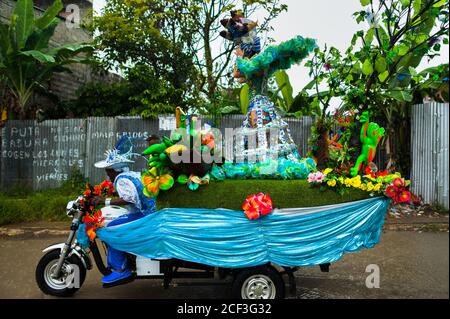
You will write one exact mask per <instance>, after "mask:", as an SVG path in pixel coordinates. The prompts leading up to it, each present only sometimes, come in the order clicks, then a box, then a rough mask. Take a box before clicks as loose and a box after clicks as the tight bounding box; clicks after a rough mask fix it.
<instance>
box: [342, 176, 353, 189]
mask: <svg viewBox="0 0 450 319" xmlns="http://www.w3.org/2000/svg"><path fill="white" fill-rule="evenodd" d="M344 184H345V186H347V187H350V186H352V180H351V179H350V178H346V179H345V180H344Z"/></svg>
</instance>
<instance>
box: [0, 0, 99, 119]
mask: <svg viewBox="0 0 450 319" xmlns="http://www.w3.org/2000/svg"><path fill="white" fill-rule="evenodd" d="M63 7H64V6H63V4H62V2H61V0H56V1H55V2H54V3H53V4H52V5H51V6H50V7H49V8H48V9H47V10H46V11H45V12H44V14H43V15H42V16H40V17H35V15H34V9H33V1H32V0H18V1H17V4H16V7H15V9H14V11H13V13H12V15H11V18H10V21H9V24H0V78H2V79H3V81H4V82H5V84H6V85H7V86H8V87H9V89H10V91H11V93H12V94H13V95H14V96H15V97H16V99H17V101H18V104H19V106H20V108H21V111H22V113H25V112H26V110H27V106H28V102H29V99H30V97H31V96H32V94H33V92H34V90H35V89H36V88H37V87H39V86H41V87H43V86H44V85H45V84H46V83H47V81H48V80H50V79H51V77H52V76H53V74H54V73H56V72H70V69H68V68H67V67H66V66H67V65H69V64H72V63H91V62H92V61H91V60H90V59H89V54H90V53H92V51H93V50H94V47H93V46H92V45H90V44H85V43H77V44H66V45H63V46H59V47H54V48H49V41H50V39H51V37H52V36H53V34H54V33H55V29H56V27H57V25H58V21H59V19H58V18H57V15H58V13H59V12H60V11H61V10H62V9H63ZM81 53H84V54H83V56H79V54H81Z"/></svg>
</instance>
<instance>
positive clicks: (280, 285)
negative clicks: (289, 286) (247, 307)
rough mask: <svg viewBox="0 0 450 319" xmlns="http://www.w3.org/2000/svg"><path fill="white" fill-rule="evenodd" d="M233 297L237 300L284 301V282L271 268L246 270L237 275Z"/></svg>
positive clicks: (262, 267) (263, 267) (261, 267)
mask: <svg viewBox="0 0 450 319" xmlns="http://www.w3.org/2000/svg"><path fill="white" fill-rule="evenodd" d="M232 295H233V298H235V299H283V298H284V281H283V278H282V277H281V275H280V274H279V273H278V271H277V270H276V269H275V268H273V267H271V266H260V267H252V268H246V269H244V270H241V271H240V272H239V273H238V274H237V275H236V278H235V280H234V282H233V287H232Z"/></svg>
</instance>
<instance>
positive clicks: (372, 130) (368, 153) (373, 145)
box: [350, 112, 385, 177]
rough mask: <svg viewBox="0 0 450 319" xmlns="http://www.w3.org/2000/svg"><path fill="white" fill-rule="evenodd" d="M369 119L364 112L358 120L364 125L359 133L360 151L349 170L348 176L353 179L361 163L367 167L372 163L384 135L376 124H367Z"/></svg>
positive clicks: (382, 130) (367, 113) (367, 114)
mask: <svg viewBox="0 0 450 319" xmlns="http://www.w3.org/2000/svg"><path fill="white" fill-rule="evenodd" d="M369 119H370V115H369V112H364V113H363V114H362V115H361V118H360V120H359V121H360V122H361V123H363V124H364V125H363V127H362V128H361V133H360V139H361V143H362V151H361V155H359V156H358V159H357V160H356V163H355V166H353V167H352V168H351V169H350V175H351V176H353V177H354V176H356V175H358V173H359V171H360V170H361V167H362V164H363V163H364V164H366V165H368V164H369V163H371V162H372V161H373V159H374V158H375V154H376V152H377V145H378V143H379V142H380V140H381V138H382V137H383V136H384V133H385V131H384V128H382V127H380V126H379V125H378V124H377V123H373V122H369V121H370V120H369Z"/></svg>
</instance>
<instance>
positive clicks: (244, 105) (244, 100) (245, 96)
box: [240, 83, 250, 115]
mask: <svg viewBox="0 0 450 319" xmlns="http://www.w3.org/2000/svg"><path fill="white" fill-rule="evenodd" d="M240 101H241V110H242V114H244V115H245V114H247V110H248V106H249V105H250V86H249V85H248V84H247V83H245V84H244V85H243V86H242V88H241V94H240Z"/></svg>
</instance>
